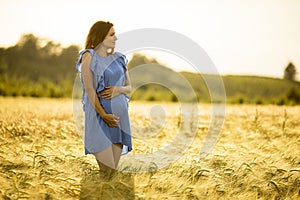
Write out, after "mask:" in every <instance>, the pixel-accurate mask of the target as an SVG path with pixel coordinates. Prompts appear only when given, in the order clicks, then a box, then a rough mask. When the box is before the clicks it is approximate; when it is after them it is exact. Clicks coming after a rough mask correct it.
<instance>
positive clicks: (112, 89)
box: [100, 70, 132, 100]
mask: <svg viewBox="0 0 300 200" xmlns="http://www.w3.org/2000/svg"><path fill="white" fill-rule="evenodd" d="M125 76H126V81H125V85H124V86H107V87H105V90H103V91H102V92H100V95H101V96H102V97H103V98H104V99H108V100H109V99H112V98H114V97H116V96H118V95H120V94H126V95H129V94H130V92H131V90H132V88H131V81H130V78H129V73H128V70H127V71H126V73H125Z"/></svg>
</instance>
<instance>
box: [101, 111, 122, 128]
mask: <svg viewBox="0 0 300 200" xmlns="http://www.w3.org/2000/svg"><path fill="white" fill-rule="evenodd" d="M101 117H102V119H103V121H104V122H105V123H106V124H107V125H108V126H110V127H117V126H118V124H119V122H120V118H119V117H118V116H116V115H114V114H104V115H103V116H101Z"/></svg>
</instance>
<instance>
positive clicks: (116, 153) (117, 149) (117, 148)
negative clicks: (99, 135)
mask: <svg viewBox="0 0 300 200" xmlns="http://www.w3.org/2000/svg"><path fill="white" fill-rule="evenodd" d="M122 148H123V145H122V144H121V143H117V144H113V145H112V151H113V157H114V164H115V168H114V169H117V167H118V164H119V161H120V157H121V153H122Z"/></svg>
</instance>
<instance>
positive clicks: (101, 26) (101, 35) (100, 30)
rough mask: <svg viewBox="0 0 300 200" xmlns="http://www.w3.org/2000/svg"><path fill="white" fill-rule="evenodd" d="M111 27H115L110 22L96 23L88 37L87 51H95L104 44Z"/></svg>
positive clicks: (86, 42)
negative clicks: (99, 45)
mask: <svg viewBox="0 0 300 200" xmlns="http://www.w3.org/2000/svg"><path fill="white" fill-rule="evenodd" d="M111 27H113V24H112V23H110V22H105V21H97V22H96V23H94V25H93V26H92V27H91V29H90V31H89V34H88V36H87V37H86V41H85V49H94V48H95V47H96V46H97V45H98V44H100V43H101V42H103V40H104V39H105V37H106V35H107V34H108V31H109V30H110V29H111Z"/></svg>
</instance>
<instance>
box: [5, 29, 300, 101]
mask: <svg viewBox="0 0 300 200" xmlns="http://www.w3.org/2000/svg"><path fill="white" fill-rule="evenodd" d="M78 52H79V47H77V46H74V45H71V46H69V47H65V48H63V47H62V46H61V45H60V44H57V43H55V42H53V41H49V40H43V39H41V38H38V37H36V36H34V35H32V34H27V35H24V36H22V37H21V39H20V41H19V42H18V43H17V44H16V45H14V46H12V47H8V48H0V96H31V97H69V98H70V97H72V89H73V83H74V79H75V77H76V70H75V64H76V61H77V57H78ZM127 67H128V69H129V72H130V76H131V81H132V85H133V88H135V90H134V91H133V93H132V95H131V99H132V100H147V101H200V102H210V101H211V97H210V94H209V92H208V89H207V85H206V83H205V81H204V80H205V79H210V80H212V79H214V75H209V74H201V75H200V74H196V73H190V72H175V71H173V70H172V69H170V68H167V67H164V66H163V65H161V64H160V63H159V62H158V61H157V60H155V59H153V58H148V57H147V56H145V55H142V54H134V55H133V57H132V59H131V60H130V61H129V63H128V65H127ZM221 78H222V79H223V83H224V87H225V90H226V96H227V102H228V103H256V104H266V103H272V104H300V83H299V82H294V81H287V80H283V79H275V78H268V77H258V76H222V77H221Z"/></svg>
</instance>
